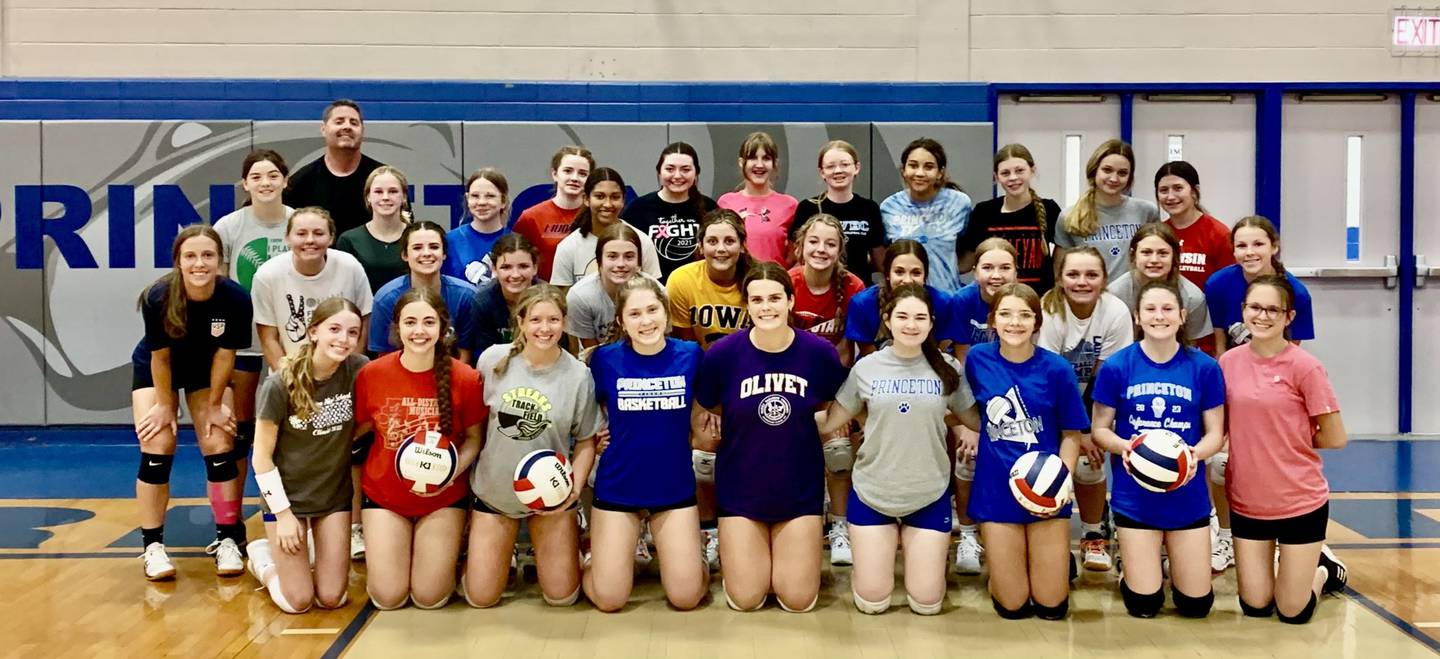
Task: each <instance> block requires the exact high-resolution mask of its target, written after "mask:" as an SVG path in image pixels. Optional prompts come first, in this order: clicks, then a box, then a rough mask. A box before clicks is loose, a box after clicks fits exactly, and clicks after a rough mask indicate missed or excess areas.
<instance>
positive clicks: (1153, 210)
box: [1055, 140, 1160, 279]
mask: <svg viewBox="0 0 1440 659" xmlns="http://www.w3.org/2000/svg"><path fill="white" fill-rule="evenodd" d="M1134 173H1135V150H1134V149H1131V148H1130V145H1129V144H1126V143H1125V142H1122V141H1120V140H1106V141H1105V142H1104V143H1103V144H1101V145H1100V146H1099V148H1097V149H1095V153H1093V154H1091V155H1090V161H1089V162H1088V163H1086V164H1085V179H1086V181H1087V182H1088V183H1089V188H1088V189H1087V190H1086V191H1085V194H1083V195H1081V196H1080V200H1079V201H1077V202H1075V205H1074V206H1072V207H1071V208H1069V209H1068V210H1066V211H1065V212H1064V213H1063V214H1061V216H1060V228H1059V230H1057V231H1056V232H1055V245H1056V247H1059V248H1061V249H1070V248H1073V247H1082V246H1089V247H1094V248H1095V249H1097V250H1099V252H1100V253H1101V254H1102V255H1103V256H1104V257H1105V269H1106V271H1107V272H1109V273H1110V277H1111V278H1112V279H1113V278H1117V277H1119V276H1120V275H1123V274H1125V273H1126V272H1127V271H1129V269H1130V260H1129V259H1128V258H1127V254H1126V248H1127V247H1129V245H1130V237H1131V236H1133V235H1135V230H1136V229H1138V228H1140V225H1142V224H1145V223H1146V222H1159V221H1160V209H1159V208H1158V207H1157V206H1156V205H1155V204H1154V203H1152V202H1149V201H1146V200H1144V199H1136V198H1135V197H1131V196H1130V187H1131V185H1132V184H1133V183H1134V182H1135V179H1134Z"/></svg>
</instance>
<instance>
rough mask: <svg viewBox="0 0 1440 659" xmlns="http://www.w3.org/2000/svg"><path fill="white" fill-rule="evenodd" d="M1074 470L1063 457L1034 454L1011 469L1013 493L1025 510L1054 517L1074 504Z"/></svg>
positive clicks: (1045, 453)
mask: <svg viewBox="0 0 1440 659" xmlns="http://www.w3.org/2000/svg"><path fill="white" fill-rule="evenodd" d="M1072 487H1073V485H1072V484H1071V482H1070V469H1069V468H1068V467H1066V466H1065V462H1064V461H1063V460H1061V459H1060V456H1058V455H1055V454H1054V453H1047V452H1045V451H1031V452H1029V453H1026V454H1025V455H1022V456H1020V459H1018V460H1016V461H1015V466H1013V467H1011V468H1010V493H1011V494H1013V495H1015V501H1017V502H1018V503H1019V504H1020V507H1021V508H1024V509H1025V510H1027V511H1029V512H1030V513H1031V514H1034V515H1040V516H1049V515H1054V514H1055V513H1057V512H1059V511H1060V509H1061V508H1064V507H1065V504H1067V503H1070V495H1071V491H1072Z"/></svg>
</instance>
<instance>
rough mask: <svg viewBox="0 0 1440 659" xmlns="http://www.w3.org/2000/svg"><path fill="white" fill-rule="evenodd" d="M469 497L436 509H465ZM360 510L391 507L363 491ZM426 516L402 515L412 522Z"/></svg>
mask: <svg viewBox="0 0 1440 659" xmlns="http://www.w3.org/2000/svg"><path fill="white" fill-rule="evenodd" d="M468 498H469V497H460V498H459V499H456V500H455V503H452V504H450V505H448V506H440V507H439V508H436V509H435V510H444V509H446V508H459V509H460V510H464V509H465V508H466V505H467V502H466V499H468ZM360 510H390V509H389V508H386V507H385V506H382V505H380V504H378V503H376V502H375V501H374V500H373V499H371V498H370V497H368V496H366V495H365V494H364V493H361V495H360ZM391 512H394V511H391ZM430 512H434V511H433V510H432V511H430ZM396 514H397V515H398V514H399V513H396ZM426 514H429V513H426ZM424 516H425V515H420V516H419V517H411V516H409V515H401V517H404V518H405V519H408V520H410V521H411V522H414V521H417V520H419V519H420V518H421V517H424Z"/></svg>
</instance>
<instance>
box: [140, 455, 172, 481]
mask: <svg viewBox="0 0 1440 659" xmlns="http://www.w3.org/2000/svg"><path fill="white" fill-rule="evenodd" d="M174 465H175V456H173V455H160V454H158V453H141V454H140V473H139V474H138V475H136V478H138V479H140V482H141V483H149V484H151V485H168V484H169V483H170V468H171V467H173V466H174Z"/></svg>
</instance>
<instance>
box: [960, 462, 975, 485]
mask: <svg viewBox="0 0 1440 659" xmlns="http://www.w3.org/2000/svg"><path fill="white" fill-rule="evenodd" d="M955 478H957V479H959V480H962V481H965V482H967V483H970V482H973V481H974V480H975V459H974V458H971V459H968V460H967V459H964V458H961V459H959V460H956V461H955Z"/></svg>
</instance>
